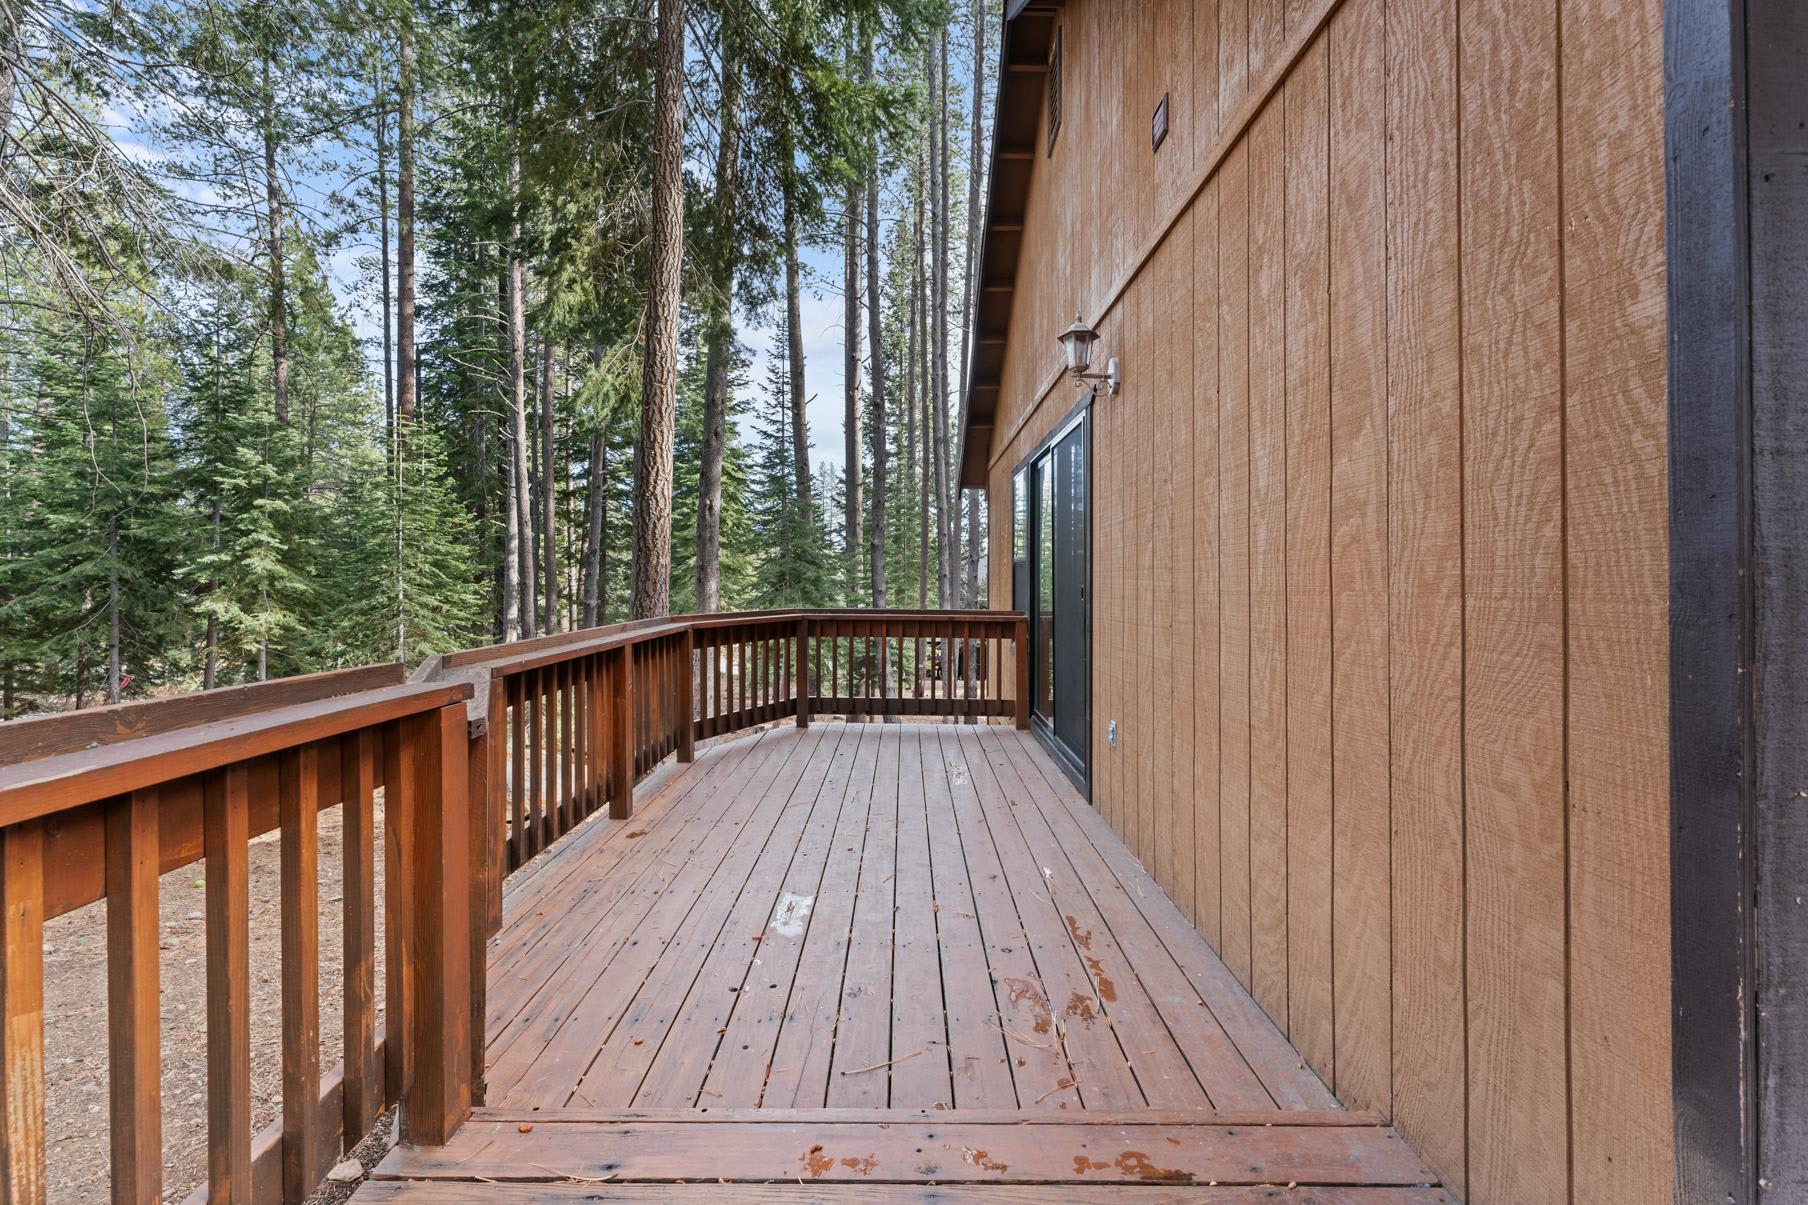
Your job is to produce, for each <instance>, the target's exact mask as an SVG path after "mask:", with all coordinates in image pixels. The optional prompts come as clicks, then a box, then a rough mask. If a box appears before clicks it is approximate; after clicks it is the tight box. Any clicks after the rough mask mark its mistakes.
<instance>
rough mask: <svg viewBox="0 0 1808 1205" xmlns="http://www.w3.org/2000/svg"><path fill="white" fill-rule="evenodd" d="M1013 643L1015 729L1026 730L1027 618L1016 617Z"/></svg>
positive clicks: (1027, 707)
mask: <svg viewBox="0 0 1808 1205" xmlns="http://www.w3.org/2000/svg"><path fill="white" fill-rule="evenodd" d="M1014 643H1015V645H1016V651H1017V658H1016V659H1017V727H1018V728H1020V729H1025V730H1027V729H1028V728H1029V726H1030V621H1029V617H1028V616H1022V615H1020V616H1018V617H1017V623H1016V636H1015V639H1014Z"/></svg>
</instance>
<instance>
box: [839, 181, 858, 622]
mask: <svg viewBox="0 0 1808 1205" xmlns="http://www.w3.org/2000/svg"><path fill="white" fill-rule="evenodd" d="M860 202H861V188H860V186H859V185H858V184H850V185H848V188H847V194H846V196H845V197H844V198H843V208H844V212H843V215H842V217H843V221H842V238H841V251H842V276H841V286H842V293H841V296H842V307H841V316H842V328H841V396H842V402H843V405H844V409H843V413H842V456H843V465H842V500H841V501H842V517H841V524H842V533H841V538H842V547H843V548H845V549H846V550H847V559H848V573H849V575H850V577H851V578H852V580H850V581H849V582H848V594H849V598H850V601H851V600H853V599H856V598H858V597H859V596H860V561H861V557H860V546H861V536H860V526H861V524H860V519H861V513H862V511H863V509H864V499H863V498H862V497H861V481H860V469H861V464H860V290H861V280H860Z"/></svg>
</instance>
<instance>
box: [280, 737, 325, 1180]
mask: <svg viewBox="0 0 1808 1205" xmlns="http://www.w3.org/2000/svg"><path fill="white" fill-rule="evenodd" d="M277 801H278V808H279V815H280V816H281V821H282V1026H283V1031H282V1085H283V1100H282V1122H283V1135H282V1185H283V1200H285V1201H301V1200H304V1199H306V1197H307V1195H308V1194H309V1193H310V1192H312V1191H313V1189H314V1186H315V1184H317V1183H318V1182H319V1180H320V1177H319V1175H318V1174H317V1172H316V1168H315V1160H316V1152H317V1151H318V1149H319V1146H320V1142H319V1138H320V1118H319V1111H320V912H319V907H320V858H319V854H320V847H319V840H318V830H319V825H320V750H319V748H318V747H317V746H314V745H303V746H302V747H301V748H299V749H290V750H287V751H286V752H284V753H282V754H281V755H280V756H279V757H278V759H277Z"/></svg>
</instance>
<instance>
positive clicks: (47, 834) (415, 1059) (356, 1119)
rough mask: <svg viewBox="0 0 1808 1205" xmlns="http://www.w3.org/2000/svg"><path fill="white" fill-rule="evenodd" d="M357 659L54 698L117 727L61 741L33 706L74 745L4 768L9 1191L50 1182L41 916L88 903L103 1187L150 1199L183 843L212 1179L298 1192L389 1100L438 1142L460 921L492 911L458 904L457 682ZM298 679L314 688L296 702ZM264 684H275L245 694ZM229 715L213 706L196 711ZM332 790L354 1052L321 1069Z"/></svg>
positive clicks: (443, 1124)
mask: <svg viewBox="0 0 1808 1205" xmlns="http://www.w3.org/2000/svg"><path fill="white" fill-rule="evenodd" d="M361 677H362V678H363V680H364V681H365V682H366V683H374V682H378V681H384V682H388V683H389V684H387V685H378V686H375V687H374V688H371V686H369V685H367V686H366V687H365V688H362V689H356V690H355V691H354V692H353V693H346V694H335V693H331V688H332V687H334V686H336V685H340V684H343V681H344V680H343V679H341V680H340V681H339V682H338V683H334V682H327V681H324V680H322V679H315V680H312V681H309V682H305V683H303V684H301V685H300V687H299V688H291V689H288V690H282V689H262V688H253V689H247V690H242V691H235V692H234V693H232V694H230V695H216V696H214V697H213V698H210V699H207V700H206V701H205V703H204V704H197V703H196V702H195V701H194V700H192V699H180V700H173V701H171V703H170V704H169V705H166V706H163V707H162V708H161V709H159V705H158V704H155V703H152V704H134V705H132V707H133V710H132V711H131V712H129V713H127V712H125V711H123V710H113V711H112V712H111V715H110V716H108V717H103V718H102V719H100V720H96V719H95V718H94V717H91V716H72V717H57V718H58V719H61V720H65V723H66V726H67V727H69V728H72V729H75V730H76V731H78V732H79V731H88V732H92V731H94V730H95V726H96V724H105V725H112V726H115V727H123V728H124V729H125V731H124V732H123V734H122V735H120V736H119V737H118V738H117V739H116V740H114V741H113V742H112V743H107V744H99V745H95V746H93V747H88V748H79V749H67V743H68V740H69V738H68V737H67V734H62V735H59V734H58V733H57V732H56V731H55V727H56V725H55V724H54V723H53V722H49V721H47V722H45V723H43V724H40V725H38V727H37V732H36V734H35V735H33V736H32V737H31V738H30V742H31V744H30V747H31V748H33V749H35V750H46V749H54V748H58V747H59V743H61V747H62V748H64V750H65V751H62V752H50V753H45V754H44V755H42V756H38V757H35V758H33V759H32V760H24V761H12V762H10V763H9V764H6V765H4V766H0V908H3V909H4V920H3V922H0V923H4V926H5V929H6V934H5V936H6V944H5V949H4V951H3V952H0V1012H3V1014H4V1015H3V1016H0V1135H3V1138H0V1183H3V1184H4V1185H5V1186H6V1187H5V1191H6V1197H7V1199H8V1200H19V1201H34V1200H43V1199H44V1196H45V1193H46V1182H45V1180H46V1177H45V1163H44V1095H43V1085H44V1027H43V1021H44V1017H43V975H44V965H43V954H44V950H43V941H44V922H45V920H46V918H47V916H48V915H54V913H55V911H58V910H66V909H67V908H68V907H70V906H75V905H76V904H78V903H80V902H87V901H88V900H90V899H104V900H105V902H106V909H107V940H106V958H107V981H108V988H107V1016H108V1038H107V1056H108V1061H109V1085H110V1101H109V1107H110V1123H109V1137H110V1143H111V1171H112V1198H113V1200H115V1201H121V1202H126V1201H129V1202H140V1201H154V1200H158V1199H161V1196H162V1189H163V1184H162V1170H163V1150H162V1110H161V1101H160V1099H159V1088H158V1083H159V1078H158V1077H159V1074H160V1063H161V1033H160V1029H159V1003H160V968H159V965H158V932H159V928H158V926H159V918H158V876H159V874H160V873H162V872H164V871H167V870H170V869H174V868H176V867H179V866H183V865H187V864H190V863H194V862H204V863H205V877H204V882H205V885H206V911H205V913H204V916H205V934H206V942H207V968H206V994H207V1114H208V1125H209V1135H210V1142H209V1161H208V1185H209V1186H208V1193H207V1196H208V1199H211V1200H216V1201H250V1200H252V1199H253V1196H254V1192H255V1193H256V1194H257V1196H258V1199H267V1198H269V1197H271V1196H280V1197H281V1198H282V1199H283V1200H287V1201H299V1200H301V1199H303V1198H304V1197H305V1196H306V1195H307V1194H308V1193H309V1192H311V1191H312V1190H313V1189H314V1187H315V1186H316V1185H317V1184H318V1183H319V1182H320V1180H321V1179H322V1177H323V1176H324V1175H325V1172H326V1169H327V1167H328V1166H330V1162H329V1160H330V1158H331V1157H332V1154H333V1152H334V1151H335V1150H337V1149H338V1147H339V1145H340V1143H341V1141H342V1140H343V1138H344V1137H345V1136H346V1135H349V1136H350V1140H351V1141H354V1142H355V1141H357V1140H358V1139H359V1138H360V1137H362V1135H363V1133H364V1132H365V1130H366V1129H368V1127H369V1125H370V1123H371V1121H372V1120H374V1117H375V1113H376V1111H377V1110H378V1109H380V1108H383V1107H387V1106H388V1105H391V1104H396V1103H398V1102H400V1103H402V1104H403V1116H404V1118H405V1121H406V1124H407V1127H408V1130H409V1132H410V1133H411V1134H413V1135H416V1136H418V1137H419V1138H420V1139H421V1140H422V1141H443V1140H444V1138H445V1137H446V1136H447V1135H449V1134H450V1133H451V1130H452V1128H453V1127H455V1126H456V1125H457V1124H459V1122H460V1121H462V1120H463V1118H464V1117H465V1116H468V1114H469V1110H470V1106H471V1099H472V1093H473V1081H472V1067H473V1064H474V1060H473V1058H472V1055H471V1043H472V1037H471V1033H472V1029H471V1021H470V1014H469V1012H468V1011H467V1009H466V1008H465V1007H464V1005H463V1004H462V1003H461V1002H462V1001H464V1000H465V999H467V998H470V997H472V996H473V995H474V994H475V993H474V992H473V988H472V987H471V979H472V976H473V974H480V973H481V971H480V968H474V967H473V965H472V962H471V949H472V942H471V931H472V927H473V924H478V925H481V923H482V919H483V918H482V917H481V916H480V915H478V916H474V915H473V908H472V903H473V897H472V893H471V890H470V886H469V879H470V875H471V867H472V865H473V863H474V861H477V859H475V858H474V857H473V851H472V849H471V846H470V840H471V825H470V824H469V823H468V822H466V820H465V817H466V815H467V812H468V809H469V807H470V804H471V798H472V797H471V793H470V791H469V789H468V787H467V784H466V781H465V775H466V767H467V760H466V759H467V756H468V749H469V739H468V734H467V728H466V718H465V700H466V699H468V698H469V696H470V694H471V688H470V686H469V685H468V684H466V683H462V682H438V683H424V684H396V683H395V682H394V679H395V678H397V677H399V670H398V669H397V668H396V667H378V668H377V669H375V670H373V671H371V672H370V673H368V674H365V675H361ZM271 686H273V687H274V686H275V684H271ZM323 688H326V689H325V692H324V693H323ZM298 691H299V692H300V693H302V694H304V695H318V696H319V697H312V698H309V699H308V700H307V701H303V702H294V701H292V700H294V699H295V698H296V697H297V693H298ZM275 700H284V702H283V704H282V705H278V706H274V707H269V708H267V709H264V710H254V711H247V710H245V708H246V707H247V706H250V705H252V704H255V703H256V702H260V701H275ZM222 712H227V713H230V714H229V715H228V718H206V717H209V716H217V715H220V714H221V713H222ZM122 715H129V723H128V724H125V725H121V724H120V722H119V717H120V716H122ZM195 720H199V722H185V721H195ZM134 732H136V733H139V735H133V733H134ZM17 747H18V746H15V748H17ZM379 786H381V787H382V789H383V790H384V795H385V803H384V806H385V825H384V827H385V831H386V841H387V843H388V847H389V848H388V859H389V867H390V872H389V876H388V879H387V882H386V885H385V889H384V893H383V907H384V909H385V912H386V913H387V915H388V931H389V933H390V934H391V935H392V936H391V940H390V941H389V943H388V946H387V949H388V952H389V957H390V974H389V976H388V988H387V990H388V997H389V999H388V1012H389V1019H390V1024H389V1027H388V1031H389V1034H390V1037H389V1038H388V1040H386V1041H384V1040H382V1039H380V1038H379V1036H378V1034H377V1031H376V1026H375V1000H374V990H373V989H374V973H375V962H374V953H375V931H374V930H375V924H374V921H375V908H376V906H377V905H376V896H375V882H374V879H375V875H374V866H375V861H376V857H375V854H376V850H375V848H374V841H375V840H376V837H375V827H374V823H373V808H374V795H375V792H376V791H377V789H378V788H379ZM334 804H342V805H343V807H344V810H345V813H346V821H345V843H346V854H345V874H344V891H343V901H344V903H343V908H344V912H345V939H344V949H343V957H344V964H345V965H344V970H345V975H344V982H345V1003H344V1008H345V1059H344V1063H343V1069H341V1070H338V1071H336V1072H335V1073H334V1075H336V1076H337V1082H336V1083H332V1082H328V1083H326V1084H323V1080H322V1075H321V1067H320V1049H319V1045H320V1044H319V1031H320V1026H319V1014H320V1002H319V999H318V986H317V985H318V983H319V976H320V969H319V958H320V950H319V934H318V905H319V894H318V893H319V876H318V867H317V849H318V845H317V839H316V825H317V821H316V817H317V815H318V813H319V811H320V810H321V808H323V807H326V806H331V805H334ZM270 827H279V828H280V829H281V832H282V845H281V895H282V908H281V922H280V923H281V926H282V934H281V937H282V942H281V945H282V958H281V965H280V975H281V996H282V1011H283V1042H282V1051H283V1055H282V1069H283V1074H282V1083H283V1093H282V1099H283V1107H282V1123H281V1128H280V1130H279V1131H278V1134H279V1137H278V1138H277V1139H276V1140H275V1141H274V1142H265V1143H262V1144H260V1143H257V1142H254V1140H253V1135H252V1132H251V1060H250V1041H251V1038H250V1021H249V1018H250V991H251V968H250V964H249V923H250V900H249V887H248V881H249V874H248V869H249V861H250V850H249V848H248V847H249V842H250V839H251V837H252V836H253V835H254V832H255V831H262V830H264V829H267V828H270ZM77 864H85V867H86V872H87V873H86V874H85V875H84V873H82V871H81V870H79V869H77ZM379 1042H381V1047H380V1049H381V1053H379ZM335 1088H336V1094H335V1091H334V1089H335Z"/></svg>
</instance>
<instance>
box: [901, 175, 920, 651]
mask: <svg viewBox="0 0 1808 1205" xmlns="http://www.w3.org/2000/svg"><path fill="white" fill-rule="evenodd" d="M918 162H919V163H920V162H921V160H920V159H919V160H918ZM913 191H915V190H914V189H913ZM919 195H920V194H919ZM910 257H911V264H910V283H909V289H910V317H909V319H908V320H907V321H906V322H905V336H904V474H903V477H904V484H905V485H906V486H907V487H913V486H915V484H916V477H917V357H918V355H920V354H921V348H922V337H921V334H920V332H919V325H920V324H921V322H922V320H923V301H922V298H921V296H919V294H920V293H921V292H922V288H923V272H922V263H923V209H922V205H921V203H920V201H919V203H918V204H917V207H916V213H915V217H914V219H913V220H912V222H911V227H910ZM914 492H915V491H914V489H906V491H905V497H906V498H907V499H908V498H910V497H911V496H913V494H914ZM919 551H920V550H919ZM919 576H920V575H919ZM917 643H918V649H917V660H918V661H919V662H920V661H921V660H922V656H923V654H922V647H921V646H922V642H921V641H918V642H917Z"/></svg>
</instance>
